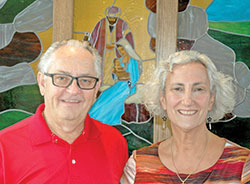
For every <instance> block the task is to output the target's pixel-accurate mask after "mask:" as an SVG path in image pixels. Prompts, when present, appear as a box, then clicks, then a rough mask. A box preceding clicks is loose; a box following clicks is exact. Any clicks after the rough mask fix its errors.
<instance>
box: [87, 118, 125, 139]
mask: <svg viewBox="0 0 250 184" xmlns="http://www.w3.org/2000/svg"><path fill="white" fill-rule="evenodd" d="M91 119H92V121H93V122H95V125H96V127H97V128H98V130H99V131H100V133H101V134H102V135H104V136H105V135H108V136H113V137H114V136H117V137H123V136H122V134H121V133H120V131H119V130H117V129H116V128H115V127H113V126H111V125H108V124H105V123H102V122H100V121H98V120H95V119H93V118H91Z"/></svg>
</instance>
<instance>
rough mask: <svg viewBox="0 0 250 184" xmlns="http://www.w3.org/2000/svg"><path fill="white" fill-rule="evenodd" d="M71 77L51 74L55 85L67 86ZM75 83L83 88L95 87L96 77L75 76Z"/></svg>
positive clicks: (70, 81)
mask: <svg viewBox="0 0 250 184" xmlns="http://www.w3.org/2000/svg"><path fill="white" fill-rule="evenodd" d="M73 79H74V78H73V77H71V76H68V75H62V74H54V75H53V82H54V84H55V85H56V86H59V87H68V86H69V85H70V84H71V83H72V81H73ZM76 79H77V84H78V85H79V87H80V88H83V89H92V88H94V87H95V85H96V82H97V79H96V78H92V77H87V76H86V77H77V78H76Z"/></svg>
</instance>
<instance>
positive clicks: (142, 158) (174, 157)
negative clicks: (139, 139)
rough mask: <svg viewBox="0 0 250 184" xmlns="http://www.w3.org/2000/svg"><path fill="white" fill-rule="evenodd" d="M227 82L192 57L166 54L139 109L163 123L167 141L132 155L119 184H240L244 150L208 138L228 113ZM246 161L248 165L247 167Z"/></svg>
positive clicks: (245, 175) (230, 90)
mask: <svg viewBox="0 0 250 184" xmlns="http://www.w3.org/2000/svg"><path fill="white" fill-rule="evenodd" d="M234 94H235V92H234V87H233V83H232V78H231V77H229V76H226V75H224V74H222V73H220V72H218V71H217V69H216V67H215V65H214V64H213V62H212V61H211V60H210V59H209V58H208V57H207V56H205V55H203V54H200V53H198V52H196V51H181V52H177V53H174V54H172V55H171V56H170V57H169V59H168V60H167V61H162V62H161V63H160V64H159V66H157V68H156V70H155V72H154V74H153V76H152V80H151V81H149V82H148V83H147V84H146V85H145V96H144V97H145V98H144V104H145V105H146V107H147V109H148V110H149V111H150V112H151V113H152V114H153V115H161V116H166V117H168V118H169V120H170V123H171V128H172V133H173V136H172V137H170V138H168V139H166V140H164V141H162V142H159V143H156V144H153V145H151V146H149V147H145V148H142V149H140V150H137V151H134V153H133V155H132V156H131V157H130V159H129V161H128V163H127V165H126V166H125V168H124V176H123V182H124V183H199V184H200V183H216V184H218V183H246V182H247V181H249V180H250V179H249V175H250V172H249V162H250V161H249V154H250V150H249V149H247V148H243V147H241V146H239V145H236V144H235V143H232V142H230V141H229V140H226V139H224V138H220V137H218V136H216V135H215V134H213V133H211V132H210V131H209V130H208V129H207V127H206V122H207V121H209V123H210V122H216V121H218V120H219V119H221V118H222V117H223V116H224V114H226V113H230V112H232V110H233V107H234V104H235V100H234ZM247 160H248V161H247Z"/></svg>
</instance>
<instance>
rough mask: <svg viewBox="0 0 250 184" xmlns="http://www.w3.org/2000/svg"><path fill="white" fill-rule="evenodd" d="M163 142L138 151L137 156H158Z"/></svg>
mask: <svg viewBox="0 0 250 184" xmlns="http://www.w3.org/2000/svg"><path fill="white" fill-rule="evenodd" d="M161 142H162V141H161ZM161 142H158V143H154V144H151V145H150V146H145V147H142V148H140V149H138V150H136V154H157V155H158V148H159V145H160V143H161Z"/></svg>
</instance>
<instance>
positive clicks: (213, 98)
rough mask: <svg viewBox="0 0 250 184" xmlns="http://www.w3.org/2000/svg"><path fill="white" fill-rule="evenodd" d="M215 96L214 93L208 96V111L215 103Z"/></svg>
mask: <svg viewBox="0 0 250 184" xmlns="http://www.w3.org/2000/svg"><path fill="white" fill-rule="evenodd" d="M215 96H216V92H215V91H214V92H213V93H211V96H210V102H209V106H208V110H209V111H211V110H212V109H213V105H214V102H215Z"/></svg>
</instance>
